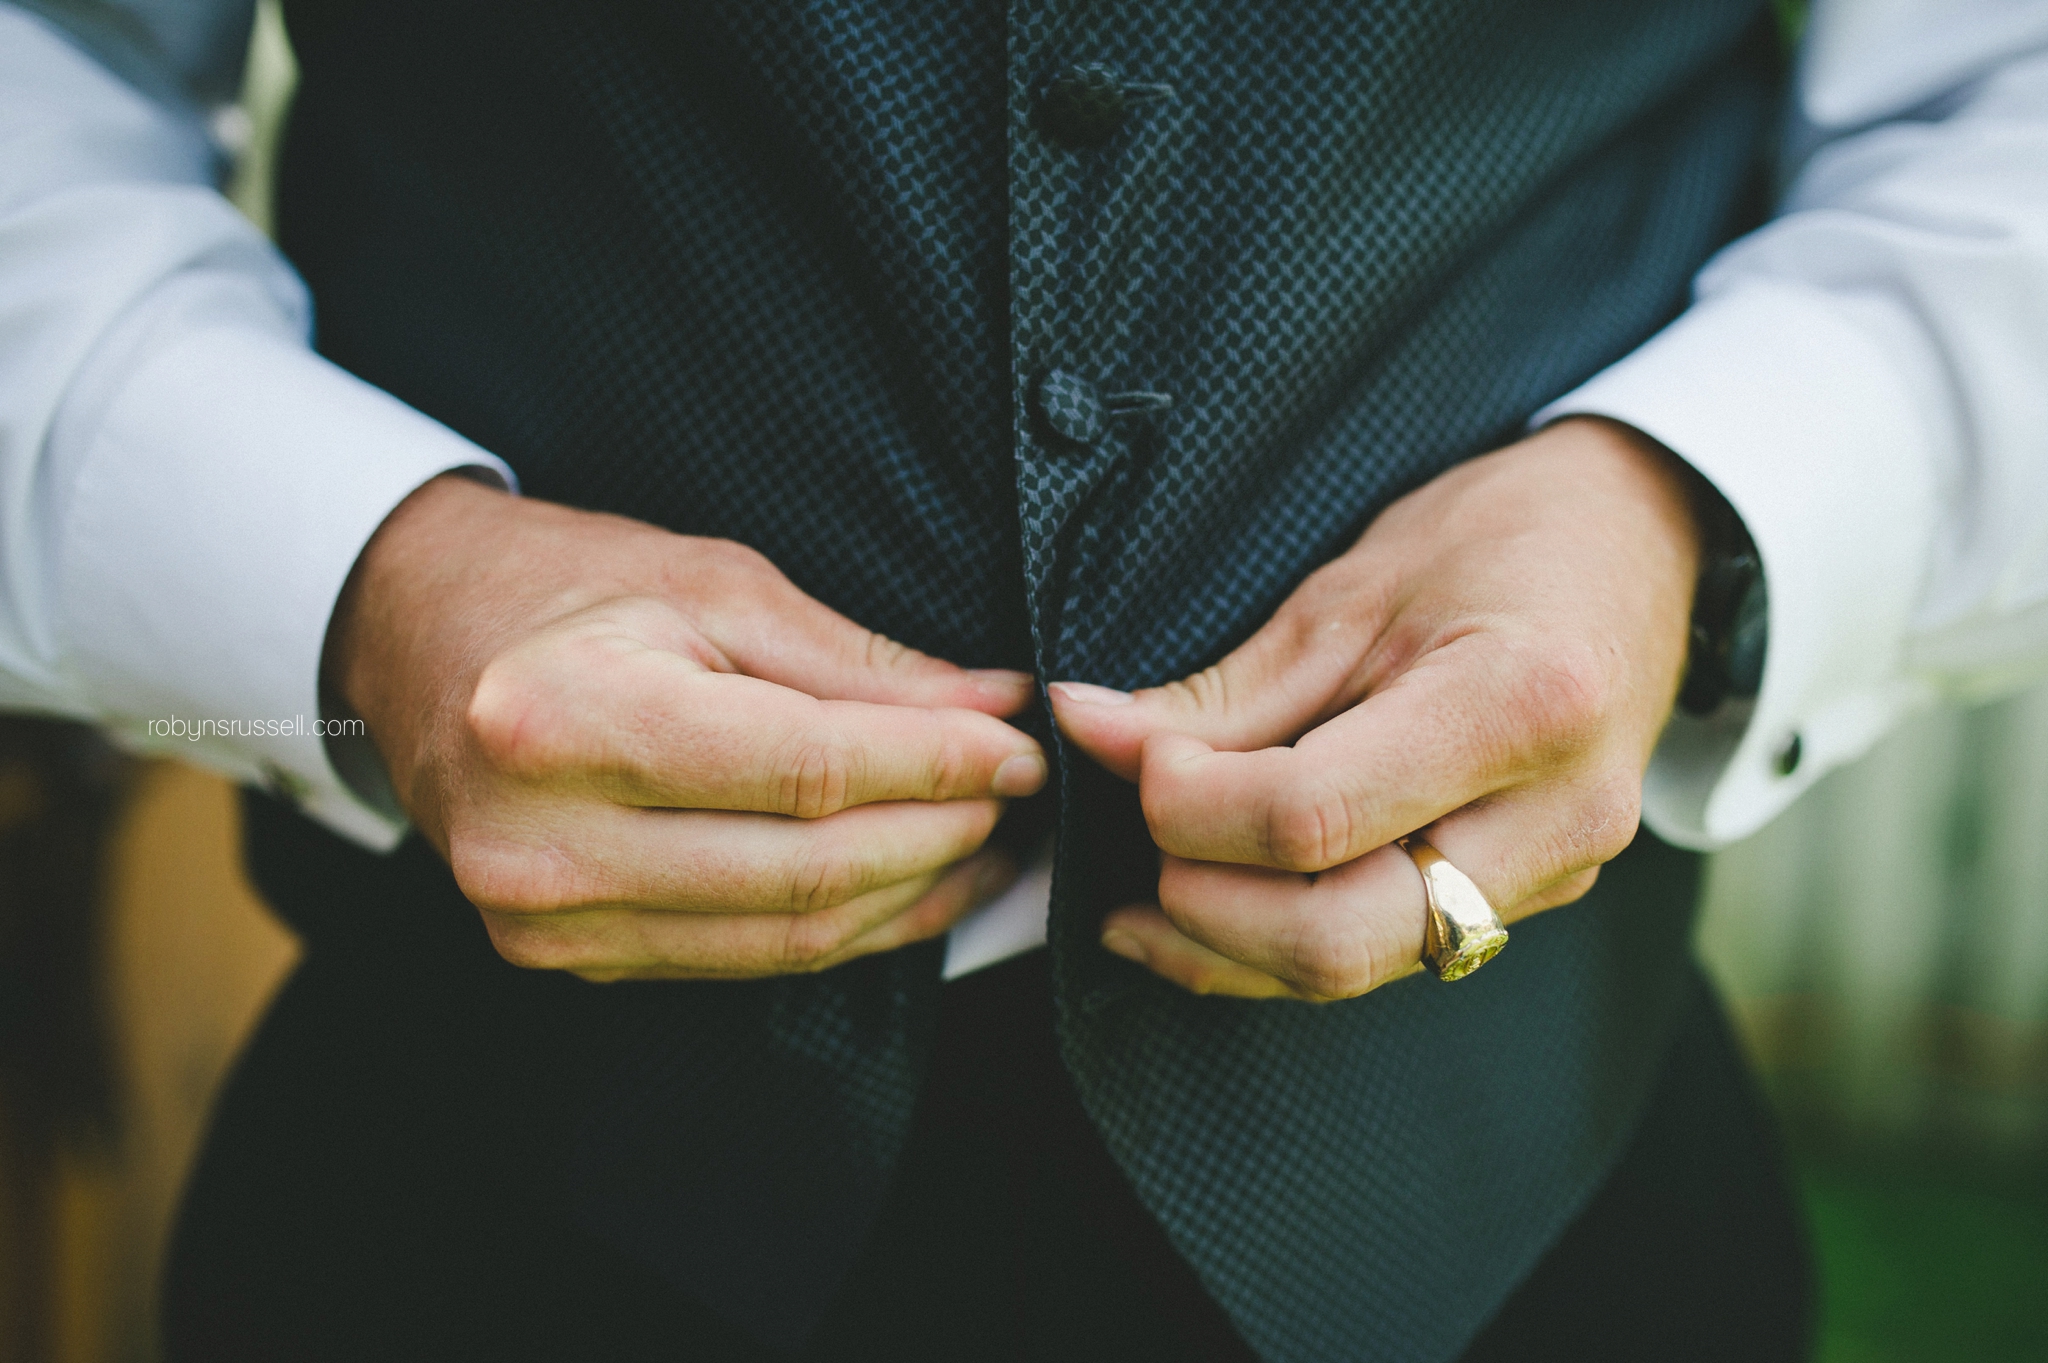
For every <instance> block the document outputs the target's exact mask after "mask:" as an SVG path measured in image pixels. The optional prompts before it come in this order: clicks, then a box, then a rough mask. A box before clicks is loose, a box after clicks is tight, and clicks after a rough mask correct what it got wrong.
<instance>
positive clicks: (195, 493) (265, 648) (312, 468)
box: [55, 326, 513, 850]
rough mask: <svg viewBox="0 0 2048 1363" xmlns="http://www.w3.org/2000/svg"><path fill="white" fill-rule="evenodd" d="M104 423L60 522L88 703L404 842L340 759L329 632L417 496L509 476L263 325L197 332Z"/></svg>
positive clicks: (70, 641)
mask: <svg viewBox="0 0 2048 1363" xmlns="http://www.w3.org/2000/svg"><path fill="white" fill-rule="evenodd" d="M95 417H96V419H95V420H94V423H93V429H92V431H91V432H90V433H89V434H88V435H86V436H85V437H84V438H83V439H82V440H81V442H80V445H79V449H78V456H77V457H78V459H79V463H78V465H77V468H76V476H75V478H74V479H72V480H70V481H69V482H68V485H67V490H66V495H65V504H64V505H63V506H62V507H61V509H60V510H59V516H58V519H57V520H56V522H55V523H56V524H57V525H59V526H60V527H61V529H60V532H59V535H58V537H57V543H56V549H55V554H56V557H57V559H58V563H57V565H56V566H57V572H56V574H55V578H56V581H57V582H59V583H60V584H62V586H61V592H62V597H61V600H60V602H59V610H58V618H59V619H60V620H61V621H62V622H63V625H62V629H63V631H64V634H65V636H66V637H65V638H63V639H62V641H61V644H60V648H61V654H62V656H63V658H64V660H65V666H66V668H67V670H69V671H70V672H72V674H73V676H74V678H75V680H76V684H77V686H78V688H79V691H80V693H82V694H84V695H86V696H88V697H89V698H90V699H91V701H92V702H93V704H94V707H95V709H96V710H97V712H98V713H99V714H100V715H101V716H102V722H103V723H104V724H105V725H106V726H107V727H108V728H109V730H110V731H111V732H112V733H113V734H114V735H115V736H116V737H117V738H119V739H121V740H122V741H124V742H125V743H126V744H128V745H130V746H132V747H134V748H137V749H139V750H142V751H146V752H152V753H160V754H169V755H174V756H178V757H183V758H187V759H190V760H194V761H198V762H200V763H203V764H204V765H207V766H211V767H214V768H217V769H219V770H221V771H223V772H225V773H227V774H228V775H230V776H233V777H235V778H237V779H240V780H245V781H253V782H258V783H261V784H263V785H265V786H268V787H269V788H270V789H271V790H272V791H273V792H274V793H277V794H279V795H282V796H284V797H286V798H288V799H289V800H290V801H291V802H292V803H294V804H296V805H297V806H298V807H299V808H300V809H301V810H303V811H304V812H305V813H307V814H308V815H310V816H312V817H313V818H315V819H318V820H319V821H321V822H322V823H324V824H326V825H327V826H329V827H330V828H333V829H334V830H336V831H337V832H340V833H342V834H344V835H345V836H347V837H350V838H352V839H354V840H356V841H358V842H360V843H363V844H365V845H368V846H370V847H373V848H377V849H380V850H382V849H387V848H389V847H391V846H393V845H395V844H396V843H397V842H398V840H399V838H400V837H401V836H402V835H403V833H404V831H405V823H404V821H403V819H402V818H401V817H400V816H398V815H397V813H396V812H395V809H394V808H391V807H384V808H380V807H379V805H380V804H384V803H386V802H382V801H376V800H375V796H374V793H372V794H371V795H370V797H369V798H367V799H366V798H365V797H364V795H363V794H360V793H358V791H357V790H356V789H352V788H351V787H350V785H349V783H348V782H347V781H345V780H343V779H342V777H341V776H340V774H339V773H338V772H337V771H336V769H335V765H334V761H333V754H331V753H330V750H329V746H328V741H323V737H322V729H323V727H325V726H326V724H327V723H328V721H325V720H323V718H322V715H321V710H320V686H319V678H320V654H321V647H322V644H323V642H324V640H325V637H326V632H327V622H328V617H329V616H330V615H331V614H332V613H333V609H334V603H335V601H336V599H337V597H338V596H339V595H340V592H341V588H342V584H343V583H344V582H345V581H346V580H347V577H348V574H349V570H350V569H351V568H352V567H353V566H354V564H355V561H356V556H357V555H358V554H359V553H360V552H361V550H362V548H363V546H364V544H365V543H367V542H368V540H369V538H370V536H371V534H372V533H373V532H374V531H375V530H376V529H377V527H378V526H379V525H380V524H382V522H383V520H384V518H385V516H386V515H387V514H389V512H390V511H391V510H392V508H393V507H395V506H397V505H398V503H399V502H401V501H403V500H404V499H405V498H406V496H407V495H408V494H410V493H411V492H412V491H413V490H414V489H415V488H417V487H419V486H420V485H421V484H422V483H425V482H426V481H428V480H429V479H431V478H433V477H435V476H436V475H438V474H441V473H445V472H449V471H452V470H458V469H470V470H477V471H479V472H481V473H482V474H483V475H485V476H488V477H491V478H493V479H496V480H500V481H502V482H504V483H505V484H506V485H507V486H510V485H511V484H512V481H513V480H512V474H511V470H510V469H508V468H507V467H506V466H505V465H504V464H503V463H502V462H501V461H500V460H498V459H497V458H496V457H494V456H492V455H490V454H487V453H485V452H484V451H483V450H482V449H480V448H478V447H477V446H476V445H473V444H471V443H470V442H469V441H467V440H465V439H463V438H462V437H461V436H458V435H456V434H455V433H454V432H453V431H450V430H449V429H448V428H446V427H445V426H442V425H440V424H439V423H438V422H435V421H433V420H431V419H429V418H427V417H425V416H423V415H421V414H420V413H419V412H416V411H414V410H413V409H412V408H410V407H407V406H406V405H405V404H403V403H401V402H399V401H398V400H397V399H395V398H393V397H391V396H389V395H388V394H385V393H383V392H381V391H379V390H377V389H375V388H373V387H371V386H370V385H368V384H366V383H363V382H362V381H361V380H359V379H357V378H355V377H354V376H352V375H350V374H348V373H347V372H345V371H343V370H341V369H340V368H338V367H336V366H335V365H333V364H331V363H329V362H328V361H326V360H324V359H321V358H320V357H319V356H317V355H315V354H314V353H312V352H311V351H310V350H308V349H306V348H305V346H304V345H303V344H302V343H300V342H299V341H297V339H296V338H294V337H290V336H287V335H282V334H275V333H272V332H269V331H266V330H261V329H257V328H254V327H233V326H218V327H212V328H206V329H199V330H193V331H189V332H184V333H181V334H180V335H179V336H178V337H177V339H176V340H175V341H173V342H171V343H170V344H167V345H165V346H163V347H162V348H161V349H158V350H156V351H155V352H154V353H152V354H150V355H149V356H148V357H147V358H146V359H145V360H143V361H142V362H141V363H140V364H139V365H138V366H137V367H135V368H134V369H133V370H131V371H128V372H127V373H125V374H123V376H122V382H121V384H120V388H119V392H118V394H117V395H116V396H115V397H114V398H113V400H112V401H111V403H109V404H108V405H107V406H105V407H104V408H102V409H100V410H99V411H98V412H96V413H95ZM359 723H360V722H359V721H357V724H358V725H359ZM347 744H348V740H346V739H344V740H343V748H344V749H346V747H347ZM357 745H358V747H359V748H360V745H361V740H360V739H358V740H357ZM344 761H345V762H347V757H346V756H345V755H344ZM348 765H351V766H353V765H354V763H352V762H351V763H348ZM373 765H374V764H373ZM359 779H360V777H359Z"/></svg>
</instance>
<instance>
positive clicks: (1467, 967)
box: [1400, 834, 1508, 980]
mask: <svg viewBox="0 0 2048 1363" xmlns="http://www.w3.org/2000/svg"><path fill="white" fill-rule="evenodd" d="M1400 842H1401V850H1402V851H1403V852H1406V853H1407V854H1408V859H1409V860H1410V861H1412V862H1414V863H1415V869H1416V870H1417V871H1420V872H1421V873H1422V888H1423V892H1424V893H1425V894H1426V895H1427V896H1428V897H1429V915H1428V917H1427V918H1425V919H1424V920H1423V928H1422V959H1423V961H1424V963H1426V964H1427V965H1428V966H1429V971H1430V973H1431V974H1432V975H1434V976H1436V977H1437V978H1438V979H1440V980H1462V979H1464V978H1465V977H1466V976H1467V975H1470V974H1471V973H1472V972H1473V971H1475V970H1477V969H1479V967H1480V966H1483V965H1485V964H1486V963H1487V962H1488V961H1490V960H1492V959H1493V958H1494V957H1495V956H1497V955H1499V954H1500V949H1501V948H1502V947H1504V946H1506V945H1507V944H1508V930H1507V928H1506V927H1505V926H1504V925H1503V924H1502V923H1501V921H1500V915H1499V914H1497V913H1495V912H1494V911H1493V905H1491V904H1489V903H1487V902H1486V896H1485V895H1483V894H1481V893H1479V887H1478V886H1477V885H1474V884H1473V883H1472V878H1471V877H1470V876H1468V875H1466V874H1465V873H1464V872H1463V871H1461V870H1459V869H1458V868H1457V867H1455V866H1453V865H1451V863H1450V861H1449V860H1448V859H1447V858H1446V857H1445V856H1444V854H1443V853H1441V852H1439V851H1437V850H1436V849H1435V848H1434V847H1431V846H1430V845H1429V844H1428V843H1427V842H1424V841H1423V840H1422V838H1421V837H1419V836H1417V835H1415V834H1410V835H1409V836H1407V837H1405V838H1402V839H1401V840H1400Z"/></svg>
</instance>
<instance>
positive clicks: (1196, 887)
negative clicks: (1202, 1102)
mask: <svg viewBox="0 0 2048 1363" xmlns="http://www.w3.org/2000/svg"><path fill="white" fill-rule="evenodd" d="M1159 906H1160V908H1161V909H1162V910H1163V911H1164V912H1165V915H1166V917H1167V918H1168V919H1169V920H1171V922H1172V924H1173V926H1174V927H1176V928H1178V929H1179V930H1180V931H1181V932H1182V933H1183V934H1185V935H1186V936H1187V937H1189V938H1190V939H1192V940H1193V941H1195V942H1197V943H1200V944H1201V945H1202V946H1205V947H1207V948H1208V949H1209V950H1211V951H1213V952H1215V953H1216V954H1218V955H1220V956H1225V957H1228V958H1229V959H1231V960H1233V961H1236V962H1238V963H1240V964H1241V965H1245V966H1249V967H1250V968H1252V969H1253V970H1256V971H1259V972H1262V973H1264V974H1267V975H1271V976H1272V977H1273V978H1275V979H1277V980H1280V981H1282V982H1283V983H1285V984H1286V985H1287V986H1288V987H1289V988H1290V989H1292V990H1294V991H1295V992H1296V993H1299V994H1301V995H1304V996H1307V997H1312V998H1319V999H1348V998H1354V997H1356V996H1357V995H1360V994H1363V993H1366V992H1367V991H1369V990H1372V989H1375V988H1377V987H1379V986H1380V985H1382V984H1384V983H1386V982H1387V981H1388V980H1391V979H1394V978H1396V977H1397V976H1399V975H1400V974H1401V973H1402V972H1404V971H1406V970H1407V969H1408V968H1409V967H1410V966H1411V965H1413V964H1414V963H1415V962H1416V961H1417V960H1419V959H1421V956H1422V926H1423V891H1422V878H1421V876H1419V875H1417V874H1416V871H1415V868H1414V866H1413V865H1412V864H1411V863H1410V862H1409V860H1408V857H1407V854H1406V853H1404V852H1402V851H1401V850H1400V849H1398V848H1394V847H1383V848H1380V849H1379V850H1378V851H1375V852H1373V853H1371V854H1369V855H1367V856H1364V857H1361V858H1359V859H1358V860H1356V861H1354V862H1351V863H1349V864H1348V865H1345V866H1340V867H1338V868H1336V869H1335V870H1332V871H1326V872H1324V873H1322V874H1321V875H1317V876H1303V875H1298V874H1295V873H1293V872H1289V871H1275V870H1270V869H1268V868H1265V867H1257V866H1231V865H1224V864H1221V863H1217V862H1198V861H1186V860H1183V859H1181V858H1178V857H1167V858H1164V859H1163V860H1162V862H1161V864H1160V874H1159Z"/></svg>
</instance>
